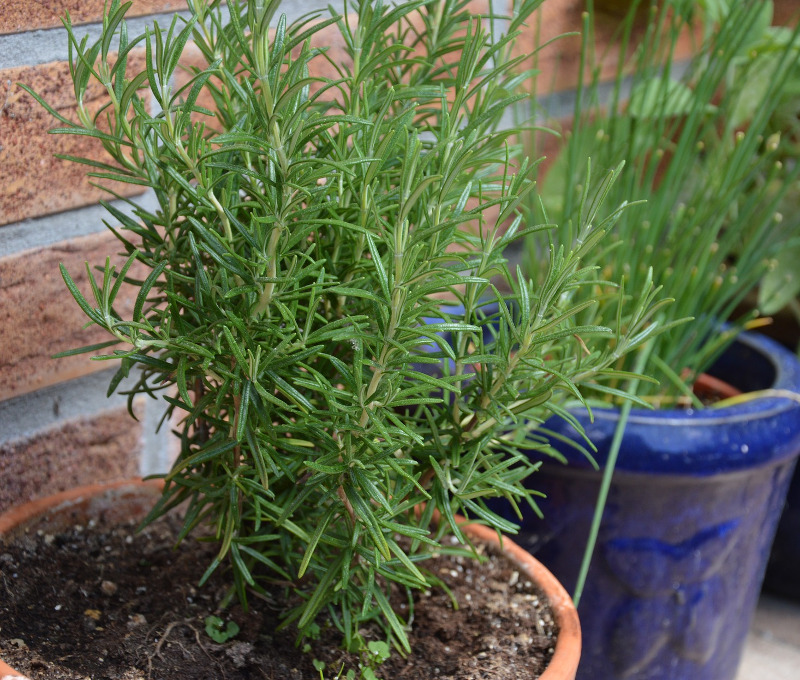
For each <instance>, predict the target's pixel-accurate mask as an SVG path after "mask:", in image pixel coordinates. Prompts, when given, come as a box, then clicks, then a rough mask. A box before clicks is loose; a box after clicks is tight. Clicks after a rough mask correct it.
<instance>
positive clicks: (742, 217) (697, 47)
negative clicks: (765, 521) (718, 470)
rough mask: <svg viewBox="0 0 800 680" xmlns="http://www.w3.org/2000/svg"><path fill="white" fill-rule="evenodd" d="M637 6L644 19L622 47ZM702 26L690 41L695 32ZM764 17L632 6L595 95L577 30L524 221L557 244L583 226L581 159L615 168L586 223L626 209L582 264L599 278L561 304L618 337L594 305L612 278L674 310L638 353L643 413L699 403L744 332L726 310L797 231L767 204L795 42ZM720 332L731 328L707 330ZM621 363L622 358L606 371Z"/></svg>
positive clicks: (737, 6)
mask: <svg viewBox="0 0 800 680" xmlns="http://www.w3.org/2000/svg"><path fill="white" fill-rule="evenodd" d="M644 6H647V8H648V10H649V16H648V21H647V22H646V30H645V33H644V35H639V37H638V39H637V38H635V37H634V36H635V35H636V34H635V31H634V29H635V26H636V20H637V17H640V16H641V13H640V12H638V10H639V9H640V7H644ZM702 7H706V13H705V15H702V14H701V10H702ZM701 18H703V19H704V21H705V24H704V25H703V28H704V30H703V31H698V30H694V28H695V27H698V23H697V22H698V21H700V19H701ZM771 18H772V3H771V2H762V1H761V0H745V1H742V2H735V3H716V2H715V3H695V2H683V1H682V0H669V1H668V2H663V3H662V2H635V3H634V4H633V6H632V7H631V9H630V11H629V13H628V14H627V15H626V19H625V21H624V22H623V24H622V27H621V29H620V32H619V35H618V39H619V45H620V53H621V54H623V55H625V54H631V55H632V56H630V57H629V58H627V59H621V60H620V61H619V64H618V70H617V73H616V76H615V78H614V79H613V82H612V83H611V84H610V87H608V86H604V85H603V84H602V83H601V82H600V79H599V73H600V69H599V67H597V66H596V65H595V63H594V55H595V47H594V45H593V42H592V39H591V27H590V24H589V23H588V22H587V30H586V31H585V33H584V36H585V37H584V43H583V50H582V64H583V68H582V71H583V74H586V75H587V76H588V77H589V84H588V85H587V86H584V87H581V88H580V89H579V91H578V94H577V97H576V100H575V110H574V124H573V127H572V130H571V131H570V132H568V133H566V135H565V142H564V145H563V149H562V151H561V152H560V154H559V156H558V159H557V160H556V161H555V163H554V165H553V167H552V169H551V170H549V172H548V174H547V176H546V178H545V179H544V180H543V191H542V196H543V199H544V200H543V202H542V205H543V208H542V205H539V204H533V205H532V206H531V209H530V213H531V215H532V216H533V217H532V218H531V219H537V218H540V216H541V214H542V213H544V214H546V215H547V216H548V219H550V220H552V221H553V222H556V223H558V224H559V225H560V227H559V231H558V234H559V236H558V237H557V240H558V239H560V240H561V242H563V243H570V242H571V241H572V239H573V238H574V234H575V233H576V225H579V224H580V223H581V219H582V216H581V210H582V206H581V205H579V204H578V203H577V202H576V201H575V196H576V194H578V193H580V192H579V191H578V190H580V189H581V188H582V187H584V186H587V185H590V183H591V180H590V178H589V177H588V175H587V172H586V167H587V165H586V161H585V159H586V157H587V156H588V157H591V159H592V166H593V167H594V168H595V169H596V170H597V169H599V170H601V171H602V170H603V169H605V168H613V167H616V166H617V165H618V164H619V163H620V162H622V161H625V167H624V168H623V169H622V171H621V172H620V176H619V178H618V181H617V182H616V183H615V185H614V187H613V188H612V191H611V194H610V197H609V201H608V203H607V204H606V206H605V207H604V208H603V209H602V210H601V215H602V214H608V212H609V206H613V205H614V204H615V201H619V200H620V199H622V198H623V197H624V198H625V199H627V200H630V201H631V203H632V204H631V205H630V206H629V208H628V209H627V210H625V211H624V212H623V213H622V214H621V216H620V219H619V220H618V222H617V224H616V226H615V229H614V230H613V232H612V233H611V234H610V235H609V237H608V238H607V239H606V240H605V242H604V245H603V247H601V248H596V249H594V250H593V251H592V253H591V257H590V260H589V261H590V262H591V263H592V264H594V265H596V267H597V268H598V271H599V274H600V276H599V279H600V281H599V282H598V283H596V284H595V287H594V288H590V287H582V288H578V289H576V290H577V291H578V292H577V294H576V296H575V299H576V300H578V299H582V297H581V296H585V297H594V298H595V299H597V300H598V303H599V304H598V305H597V306H595V307H593V308H591V309H590V310H589V311H588V312H587V314H586V315H584V316H582V317H581V320H582V322H583V323H589V322H590V323H609V322H610V323H612V324H613V323H619V324H621V325H622V327H623V328H624V326H625V324H626V323H628V320H629V319H632V318H634V316H633V315H632V313H631V310H632V307H630V306H629V304H628V303H624V304H623V305H622V306H621V307H619V306H618V305H617V301H618V297H617V296H616V295H612V296H610V297H608V296H606V293H607V292H608V291H610V290H612V289H613V286H614V285H616V284H618V283H619V282H621V281H624V285H625V287H627V288H630V289H632V290H637V289H638V288H639V287H640V286H641V285H643V284H644V283H645V282H649V281H650V278H651V277H652V279H653V280H654V282H655V284H656V285H659V286H662V287H663V290H664V293H665V294H666V295H669V296H670V297H672V298H674V299H675V303H674V304H671V305H667V306H663V307H662V308H660V309H659V311H658V314H657V318H658V320H659V322H660V324H661V327H662V329H663V330H664V332H663V333H661V334H659V335H657V336H654V338H653V340H652V342H651V343H650V344H649V348H648V351H649V352H650V359H649V363H648V365H647V368H646V370H645V372H646V373H647V374H649V375H652V376H654V377H656V378H657V379H658V383H648V384H646V385H645V384H643V385H641V386H640V387H639V391H640V394H643V395H647V397H648V398H649V399H651V400H652V401H653V402H654V403H657V404H666V405H669V404H673V403H675V401H676V400H684V399H687V398H689V399H693V401H694V404H695V405H696V406H700V404H699V402H697V400H696V399H694V397H693V396H692V393H691V387H690V386H691V384H692V383H693V382H694V379H695V378H696V376H697V375H698V374H699V373H701V372H703V371H704V370H705V369H707V368H708V367H709V366H710V365H711V364H712V363H713V361H714V359H715V358H716V357H717V356H718V355H719V353H720V352H721V351H722V350H723V349H724V348H725V347H726V346H727V345H728V344H729V343H730V342H732V341H733V339H734V338H735V336H736V335H737V334H738V333H739V332H740V331H741V330H742V329H743V328H744V327H745V326H746V325H747V323H748V321H751V320H752V318H753V317H752V316H745V317H742V318H735V311H736V309H737V306H738V305H740V303H741V302H742V301H743V299H744V298H745V296H746V295H747V294H748V293H749V292H751V291H752V290H753V289H754V288H755V287H756V286H757V284H758V283H759V281H761V280H762V278H763V277H764V275H765V273H766V272H767V271H768V270H769V269H770V267H774V266H775V261H774V258H775V255H776V253H778V252H779V251H780V249H781V248H782V242H783V241H784V240H785V237H786V234H787V233H791V231H792V229H793V228H792V226H791V224H790V222H791V223H792V224H796V222H797V217H796V216H795V215H794V214H786V215H784V214H782V213H781V212H780V209H779V208H780V206H781V202H782V200H783V199H784V196H785V194H786V192H787V190H789V188H790V187H792V186H793V185H796V184H797V178H798V173H799V172H800V166H798V164H797V162H796V158H795V157H794V155H793V154H792V153H791V149H792V148H793V147H791V146H789V144H790V143H791V140H788V139H786V136H784V137H782V136H781V134H780V130H777V129H776V128H775V127H774V120H775V117H776V115H775V114H776V111H777V110H778V109H779V107H780V106H781V104H782V103H784V104H785V102H786V101H787V99H788V98H790V97H791V96H794V92H795V91H796V88H797V82H798V68H799V66H798V64H799V63H800V62H799V61H798V60H799V58H800V41H799V40H798V36H797V32H796V31H795V32H792V31H791V30H789V29H785V28H776V27H772V26H770V23H771ZM701 34H702V35H701ZM682 36H683V38H686V37H687V36H693V37H694V40H695V41H696V42H695V44H694V56H693V57H692V58H691V59H689V60H688V62H683V61H681V60H680V59H679V58H678V57H677V56H676V49H677V47H678V43H679V40H680V39H681V37H682ZM634 43H635V44H634ZM582 81H583V79H582ZM771 121H773V123H771ZM548 238H551V236H548ZM542 243H543V242H542V239H541V238H539V237H538V236H536V235H533V236H531V237H530V238H529V240H528V246H527V248H526V260H527V262H528V268H527V270H528V272H529V273H534V272H535V271H536V270H537V269H538V268H539V267H540V266H541V265H540V257H541V255H542V253H545V254H546V249H547V247H549V241H546V242H545V245H544V247H543V245H542ZM603 281H610V282H612V285H611V286H610V285H608V284H607V283H603ZM630 304H631V305H634V304H635V301H634V300H633V299H631V302H630ZM724 321H730V322H731V325H730V327H729V328H728V329H727V330H724V331H722V330H721V328H720V324H721V323H722V322H724ZM633 361H634V358H633V357H632V356H631V355H629V356H628V357H627V358H625V359H624V360H622V362H621V364H620V366H621V367H630V366H632V365H633Z"/></svg>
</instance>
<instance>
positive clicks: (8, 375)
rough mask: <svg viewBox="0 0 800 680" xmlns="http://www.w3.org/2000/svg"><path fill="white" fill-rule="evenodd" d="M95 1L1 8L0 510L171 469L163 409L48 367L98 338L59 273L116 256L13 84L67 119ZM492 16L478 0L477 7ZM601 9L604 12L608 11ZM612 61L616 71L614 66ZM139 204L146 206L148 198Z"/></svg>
mask: <svg viewBox="0 0 800 680" xmlns="http://www.w3.org/2000/svg"><path fill="white" fill-rule="evenodd" d="M327 2H328V0H285V2H284V5H283V8H284V11H286V12H287V14H289V15H290V19H291V18H294V17H297V16H300V15H302V14H304V13H306V12H308V11H311V10H315V9H320V10H324V8H325V7H326V5H327ZM606 2H611V0H606ZM103 4H104V3H103V0H37V1H36V2H32V1H31V0H3V2H2V11H0V177H1V178H2V182H0V510H2V509H4V508H6V507H8V506H10V505H12V504H14V503H17V502H20V501H24V500H28V499H32V498H35V497H39V496H42V495H46V494H49V493H51V492H55V491H58V490H62V489H65V488H67V487H70V486H73V485H75V484H81V483H86V482H87V481H90V480H96V479H99V480H110V479H115V478H120V477H128V476H131V475H135V474H138V473H147V472H152V471H155V470H162V469H164V467H165V466H166V464H167V460H168V458H169V450H170V444H169V442H168V440H167V437H166V436H164V435H160V436H157V435H154V434H153V430H154V425H155V424H156V423H157V421H158V419H159V417H160V415H161V414H160V405H159V404H158V403H157V402H154V401H153V400H150V399H144V398H140V399H138V400H137V401H136V403H135V404H134V405H133V408H134V411H135V412H136V414H137V416H138V418H139V420H138V421H134V420H131V419H130V418H129V416H127V414H126V410H127V404H126V400H125V398H124V397H119V396H112V397H111V398H107V397H106V387H107V384H108V380H109V377H110V374H111V373H113V370H114V369H113V368H107V365H106V364H105V363H103V362H95V361H90V360H89V359H88V358H86V357H83V356H79V357H72V358H70V359H62V360H54V359H51V358H50V357H51V355H52V354H53V353H55V352H59V351H61V350H64V349H68V348H71V347H75V346H78V345H81V344H90V343H93V342H98V341H100V340H101V339H103V338H102V336H98V335H97V334H96V333H93V332H92V331H91V330H84V329H83V324H84V317H83V316H82V314H81V313H80V312H79V310H78V309H77V306H76V305H75V304H74V303H73V302H72V300H71V299H70V298H69V297H68V295H67V293H66V290H65V288H64V285H63V282H62V281H61V277H60V275H59V272H58V263H60V262H63V263H64V264H65V265H66V266H67V268H68V269H69V271H70V272H71V273H72V275H73V276H74V277H75V279H76V281H78V283H79V285H81V286H84V287H85V285H86V276H85V273H84V272H83V262H84V261H86V260H89V261H91V262H93V263H97V262H98V261H102V259H103V258H104V257H105V256H106V255H110V256H112V257H113V256H114V254H115V253H116V252H117V250H118V249H117V248H116V246H115V240H114V238H113V237H111V236H110V235H109V234H108V233H107V232H106V230H105V227H104V225H103V222H102V220H103V218H104V216H105V213H104V211H103V210H102V208H100V207H99V206H98V205H97V204H96V202H97V200H98V199H99V197H100V195H101V194H100V193H99V192H98V190H97V189H95V188H93V187H92V186H91V185H90V184H89V183H88V182H87V181H86V179H85V178H84V177H83V174H84V172H83V169H82V168H81V167H80V166H77V165H74V164H69V163H65V162H62V161H59V160H56V159H54V158H53V154H54V153H76V152H77V153H83V152H85V151H87V150H88V151H90V152H91V151H92V150H91V147H90V145H91V142H87V141H83V140H81V139H80V138H75V137H69V138H67V137H63V136H52V135H48V134H47V130H48V129H49V128H50V127H52V126H53V121H52V120H51V119H50V117H49V116H48V115H47V114H46V113H45V112H44V111H42V110H41V109H40V108H39V107H38V106H37V105H36V103H35V102H34V101H33V100H32V99H31V98H30V97H29V96H28V95H27V94H26V93H25V92H24V91H23V90H22V89H21V88H20V87H19V86H18V85H17V83H18V82H19V81H21V82H24V83H26V84H27V85H29V86H31V87H32V88H34V89H35V90H37V91H39V92H41V93H42V94H43V95H44V96H45V98H46V99H47V100H48V101H49V102H51V103H53V104H54V105H55V106H56V107H57V108H58V110H59V112H60V113H61V114H62V115H65V116H71V115H74V107H73V106H72V104H71V101H72V94H71V91H72V84H71V81H70V80H69V74H68V67H67V62H66V60H67V54H68V53H67V41H66V33H65V31H64V30H63V28H61V27H60V22H59V18H58V17H59V16H60V15H61V14H63V13H64V12H65V11H69V12H70V14H71V16H72V17H73V21H74V23H75V24H83V25H85V26H82V28H81V29H79V31H78V34H79V35H81V34H82V33H83V32H89V33H90V34H92V35H97V33H98V23H97V22H98V21H99V20H100V13H101V11H102V6H103ZM619 4H620V3H619V0H614V2H611V5H613V6H616V5H619ZM487 5H488V3H487V2H485V1H484V0H475V2H473V6H474V7H476V8H477V7H481V6H484V7H485V6H487ZM595 5H596V6H598V7H602V6H603V0H595ZM778 5H779V16H781V17H787V16H789V14H790V12H791V10H792V9H793V8H794V7H796V6H797V5H798V0H783V1H782V2H780V3H778ZM184 6H185V5H184V1H183V0H134V4H133V7H132V10H131V13H130V15H129V16H135V17H136V18H134V19H131V20H130V27H131V31H130V32H131V34H132V35H138V34H139V33H140V32H141V31H142V30H143V27H144V25H145V23H146V22H150V21H152V20H153V19H154V18H156V17H158V15H160V14H163V13H165V12H171V11H172V10H175V9H179V8H182V7H184ZM583 9H584V0H545V3H544V6H543V8H542V9H541V10H540V12H539V15H538V20H537V21H535V22H532V25H531V28H530V32H529V33H528V34H527V35H526V36H525V38H524V39H523V40H522V41H521V43H522V48H523V49H525V50H530V49H531V48H532V47H533V46H534V45H535V44H537V42H538V43H539V44H543V43H544V42H546V41H547V40H549V39H550V38H552V37H554V36H556V35H558V34H561V33H564V32H568V31H577V30H579V29H580V27H581V14H582V12H583ZM617 11H618V10H617V9H616V8H615V7H611V8H610V9H608V10H607V11H605V13H604V14H602V15H601V17H600V21H599V23H598V30H597V38H598V41H599V42H600V43H601V47H603V46H604V45H603V43H604V41H605V42H607V41H609V40H610V38H611V36H612V35H613V33H614V30H615V28H616V26H617V25H618V22H619V14H615V12H617ZM162 23H163V22H162ZM689 44H690V41H687V46H686V49H687V53H688V49H689ZM332 46H333V47H334V48H335V47H336V45H335V44H334V45H332ZM579 46H580V41H579V39H578V38H576V37H569V38H564V39H561V40H559V41H556V42H555V43H554V44H553V45H551V46H549V47H548V48H547V49H545V50H543V51H542V52H541V53H540V54H539V57H538V63H537V66H538V68H539V69H540V71H541V74H540V76H539V80H538V83H539V86H538V91H539V92H543V91H547V90H550V89H556V90H560V91H562V94H560V95H559V96H556V97H555V98H554V97H551V98H550V100H551V101H550V108H549V110H550V113H556V114H557V115H558V113H559V102H561V103H562V104H563V106H562V107H561V108H562V110H563V111H564V112H567V111H569V109H570V106H569V90H570V88H572V87H573V86H574V81H575V74H576V70H577V53H578V49H579ZM608 55H609V56H608V69H609V73H612V72H613V66H614V60H615V59H616V56H617V55H615V53H614V51H613V50H610V51H608ZM139 58H141V57H139ZM321 63H322V62H321ZM564 91H566V92H567V94H566V95H564ZM98 105H99V101H98ZM545 148H546V147H545ZM141 200H142V201H145V202H149V203H151V204H152V202H153V199H152V197H150V196H148V195H147V194H146V193H145V194H143V195H142V196H141ZM129 303H130V301H129Z"/></svg>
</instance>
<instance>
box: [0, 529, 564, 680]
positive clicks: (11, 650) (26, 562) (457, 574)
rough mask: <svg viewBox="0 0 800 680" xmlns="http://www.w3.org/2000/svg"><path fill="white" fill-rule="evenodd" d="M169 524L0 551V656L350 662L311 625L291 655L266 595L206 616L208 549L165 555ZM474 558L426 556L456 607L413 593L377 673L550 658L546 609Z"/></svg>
mask: <svg viewBox="0 0 800 680" xmlns="http://www.w3.org/2000/svg"><path fill="white" fill-rule="evenodd" d="M175 528H176V525H173V526H171V527H170V526H167V525H166V524H163V525H162V524H160V525H156V526H153V527H151V528H148V529H147V530H146V531H145V532H144V533H143V534H135V533H134V531H133V526H132V525H131V526H125V527H115V528H106V527H102V526H99V527H94V528H91V527H81V528H78V529H73V530H71V531H69V532H66V533H64V534H57V535H48V534H44V533H42V532H39V534H40V535H36V534H31V535H29V536H28V537H27V538H26V539H24V540H22V541H21V542H20V544H18V545H12V546H0V625H2V630H0V656H2V657H3V658H4V659H5V660H6V661H8V662H9V663H10V664H11V665H12V666H15V667H17V668H18V669H19V670H21V671H23V672H26V673H28V674H29V676H30V677H31V678H32V680H39V679H44V678H46V679H47V680H85V679H86V678H91V680H147V679H149V680H159V679H161V678H163V679H164V680H166V679H169V680H212V679H214V680H217V679H224V680H245V679H250V678H270V679H272V678H275V679H276V680H277V679H279V680H299V679H303V680H305V679H306V678H309V679H310V678H314V679H316V680H318V679H319V677H320V675H319V672H317V671H315V669H314V667H313V665H312V661H313V660H314V659H317V660H320V661H324V662H326V663H327V671H326V673H325V678H326V679H328V678H331V679H332V678H335V677H336V672H337V671H338V670H339V669H340V668H342V665H343V664H344V666H345V668H348V667H353V666H354V665H357V661H358V660H357V659H353V658H349V657H347V656H345V655H344V654H343V653H342V652H341V651H340V649H339V648H338V647H337V646H336V644H334V645H331V644H330V641H331V640H332V639H333V640H336V641H338V637H337V635H336V634H335V631H333V630H329V631H326V629H325V626H324V625H323V631H322V636H321V639H320V641H318V642H316V643H312V645H313V646H314V648H313V649H312V650H311V652H310V653H306V654H300V653H298V652H297V649H296V647H295V645H294V636H293V635H292V634H281V633H276V632H275V627H276V625H277V622H278V619H277V614H276V612H277V609H278V605H279V600H280V598H281V597H282V594H281V592H280V591H279V590H276V591H275V593H274V595H273V596H272V597H271V598H270V599H268V600H253V601H252V602H251V607H252V610H251V612H250V613H249V614H244V613H243V612H242V611H241V609H240V608H238V607H233V608H231V609H229V610H226V611H225V612H218V611H217V604H218V603H219V602H220V600H221V599H222V596H223V594H224V592H225V587H224V583H223V581H221V580H217V581H215V582H212V583H211V584H210V585H207V586H204V587H203V588H196V587H195V584H196V583H197V582H198V580H199V579H200V576H201V574H202V573H203V571H204V569H205V567H206V566H207V564H208V563H209V562H210V560H211V559H212V557H213V554H214V548H213V546H200V545H198V544H197V543H194V542H186V543H185V544H184V545H185V548H181V549H179V550H178V551H173V550H172V536H173V535H174V532H175ZM487 565H488V566H486V567H484V566H481V567H480V568H478V567H476V565H475V564H474V563H473V562H472V561H471V560H467V559H464V558H457V560H456V561H452V560H451V559H450V558H441V561H432V562H430V563H429V566H430V568H431V571H432V572H433V573H434V574H436V575H437V576H439V577H441V578H442V579H443V580H444V581H445V582H447V584H448V587H449V588H450V589H451V590H452V591H453V594H454V596H455V598H456V600H457V601H458V602H459V603H460V607H459V609H458V611H454V609H453V607H452V605H451V601H450V598H449V597H448V596H447V595H446V594H445V593H444V592H437V591H433V592H426V593H423V594H422V595H421V596H420V597H419V598H418V601H417V602H416V605H415V611H414V631H413V633H412V635H411V638H412V646H413V647H414V649H415V651H416V656H415V657H414V658H412V659H408V660H404V659H402V658H400V657H398V656H397V655H395V656H394V657H393V658H392V659H390V660H389V661H388V662H386V663H385V664H384V665H383V666H380V667H379V668H378V669H377V673H378V677H380V678H390V679H391V680H404V679H406V678H407V679H412V678H413V679H414V680H419V679H420V678H449V679H453V680H455V679H459V680H477V679H478V678H487V677H491V678H492V679H493V680H500V679H504V678H508V679H511V678H513V679H514V680H522V679H524V678H536V677H538V674H539V671H537V668H539V669H541V667H542V665H543V664H546V661H547V659H548V658H549V655H550V654H552V648H553V637H552V636H553V634H554V631H553V626H552V617H551V614H550V613H549V611H548V610H547V609H546V607H544V606H543V602H542V599H541V598H540V596H539V594H538V593H537V592H536V590H535V589H534V588H533V586H532V585H531V584H530V583H529V582H527V581H526V580H525V578H524V577H521V576H520V574H519V573H518V572H517V571H516V570H515V568H514V566H513V565H512V564H510V563H508V562H506V561H505V560H489V561H488V562H487ZM395 604H396V605H397V606H398V607H399V608H400V609H401V610H402V608H404V607H405V608H407V607H408V605H407V604H405V602H404V601H402V600H401V601H399V602H396V603H395ZM215 613H219V614H220V616H221V617H223V618H225V619H226V620H235V621H236V622H237V623H238V625H239V626H240V628H241V631H240V632H239V634H237V635H236V636H235V637H234V638H232V639H231V640H230V641H228V642H226V643H225V644H217V643H215V642H214V641H213V640H212V639H211V638H210V637H209V636H208V634H207V633H206V631H205V623H204V622H205V619H206V617H207V616H208V615H209V614H215ZM323 643H328V644H327V645H325V644H323Z"/></svg>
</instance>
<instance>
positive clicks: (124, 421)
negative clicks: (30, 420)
mask: <svg viewBox="0 0 800 680" xmlns="http://www.w3.org/2000/svg"><path fill="white" fill-rule="evenodd" d="M143 405H144V397H139V398H138V399H137V402H136V404H135V406H134V412H135V413H137V412H138V413H141V412H142V409H143ZM138 413H137V415H138ZM141 452H142V427H141V425H140V423H139V422H138V421H136V420H133V419H132V418H131V417H130V415H129V414H128V411H127V409H126V408H125V407H124V406H123V407H120V408H115V409H112V410H108V411H103V412H101V413H99V414H97V415H96V416H94V417H92V418H80V419H75V420H70V421H66V422H64V423H62V424H59V425H57V426H55V427H53V428H49V429H47V430H45V431H42V432H39V433H36V434H35V435H33V436H31V437H29V438H26V439H21V440H17V441H13V442H7V443H4V444H0V480H2V483H0V512H2V511H3V510H6V509H8V508H9V507H11V506H13V505H17V504H19V503H25V502H27V501H31V500H34V499H36V498H42V497H44V496H48V495H50V494H53V493H56V492H59V491H66V490H67V489H70V488H72V487H75V486H81V485H84V484H90V483H94V482H111V481H115V480H119V479H130V478H133V477H136V476H137V475H138V473H139V458H140V456H141Z"/></svg>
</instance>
